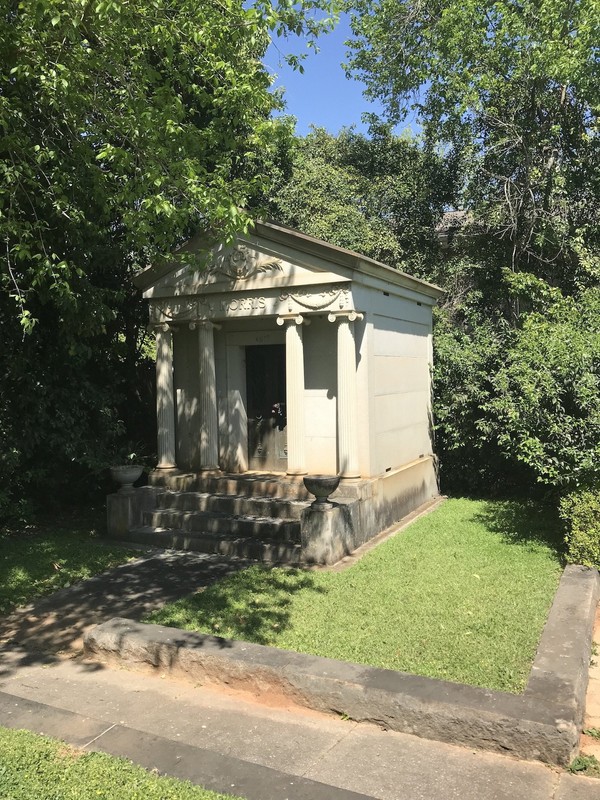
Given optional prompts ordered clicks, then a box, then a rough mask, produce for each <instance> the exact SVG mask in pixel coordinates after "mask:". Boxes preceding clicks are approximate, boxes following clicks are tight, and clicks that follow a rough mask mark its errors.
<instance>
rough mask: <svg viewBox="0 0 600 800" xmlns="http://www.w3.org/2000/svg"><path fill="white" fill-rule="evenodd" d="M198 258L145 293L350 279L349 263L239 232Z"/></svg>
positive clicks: (201, 291)
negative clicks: (228, 242) (343, 264)
mask: <svg viewBox="0 0 600 800" xmlns="http://www.w3.org/2000/svg"><path fill="white" fill-rule="evenodd" d="M198 262H199V263H198V264H195V263H193V259H192V260H191V261H190V263H183V264H179V265H177V266H174V267H172V268H171V269H170V270H169V271H168V272H167V273H166V274H163V275H162V276H161V277H158V278H157V279H156V280H155V281H154V282H153V283H152V284H151V285H150V286H148V287H147V289H146V291H145V292H144V294H145V296H146V297H156V296H166V295H169V296H181V295H197V294H212V293H215V292H238V291H249V290H258V289H261V290H264V289H271V288H277V289H284V288H286V287H293V286H316V285H319V284H323V283H325V284H329V283H332V282H336V283H338V282H345V281H351V280H352V271H351V270H349V269H348V268H345V267H339V266H337V265H334V264H330V263H327V262H326V261H324V260H323V259H321V258H319V257H316V256H314V255H310V254H303V253H299V252H294V251H293V249H289V248H287V249H286V248H285V247H281V246H279V247H277V246H273V244H272V243H269V242H267V241H263V240H262V239H261V237H259V236H249V237H242V236H239V237H238V238H237V239H236V241H235V242H234V243H233V244H232V245H229V246H223V245H217V246H216V247H214V248H213V249H212V250H211V251H209V253H208V254H206V253H204V254H203V255H202V256H201V258H199V259H198ZM336 267H337V268H336Z"/></svg>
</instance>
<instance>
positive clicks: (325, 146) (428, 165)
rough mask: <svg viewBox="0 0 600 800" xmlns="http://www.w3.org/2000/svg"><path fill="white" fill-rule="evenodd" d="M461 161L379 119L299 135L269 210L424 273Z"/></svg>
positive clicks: (323, 236) (330, 239)
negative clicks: (363, 126) (356, 127)
mask: <svg viewBox="0 0 600 800" xmlns="http://www.w3.org/2000/svg"><path fill="white" fill-rule="evenodd" d="M457 171H458V163H457V158H456V156H455V154H454V153H452V152H450V153H447V154H446V155H444V156H443V155H442V154H440V153H438V152H436V151H435V150H433V149H432V148H427V147H424V146H422V145H421V144H419V142H418V141H417V140H415V139H412V138H410V137H408V136H395V135H393V134H392V133H391V132H390V129H389V128H388V127H387V126H384V125H377V124H374V125H373V127H372V129H371V133H370V136H369V137H366V136H364V135H362V134H358V133H356V132H355V131H353V130H352V129H349V130H344V131H342V132H341V133H340V134H339V136H333V135H331V134H329V133H327V132H326V131H325V130H323V129H322V128H315V129H313V131H312V132H311V133H310V134H308V135H307V136H306V137H304V138H303V139H298V140H296V143H295V146H294V147H293V149H292V152H291V173H290V175H289V177H288V178H287V180H285V181H282V184H281V186H280V187H279V190H278V191H277V192H276V194H275V196H274V198H273V201H272V204H271V209H270V213H271V214H272V216H273V217H274V218H275V219H277V220H278V221H280V222H284V223H287V224H288V225H291V226H292V227H295V228H298V229H299V230H301V231H303V232H304V233H308V234H310V235H312V236H316V237H318V238H321V239H325V240H326V241H328V242H331V243H332V244H336V245H338V246H340V247H346V248H348V249H350V250H356V251H357V252H360V253H364V254H365V255H367V256H370V257H371V258H375V259H377V260H378V261H382V262H383V263H385V264H389V265H390V266H396V267H399V268H402V269H405V270H406V269H409V270H411V271H413V272H416V273H419V274H420V273H423V272H424V271H426V270H428V269H430V265H429V264H428V261H430V260H431V259H432V258H433V257H434V254H435V253H436V251H437V247H438V245H437V239H436V237H435V233H434V228H435V223H436V222H437V220H438V219H439V218H440V216H441V214H442V210H443V208H444V205H445V204H446V203H447V202H449V200H450V198H451V197H452V196H453V192H454V185H455V181H456V175H457Z"/></svg>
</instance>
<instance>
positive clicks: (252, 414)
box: [246, 344, 287, 472]
mask: <svg viewBox="0 0 600 800" xmlns="http://www.w3.org/2000/svg"><path fill="white" fill-rule="evenodd" d="M246 398H247V405H248V407H247V413H248V468H249V469H252V470H265V471H271V470H272V471H276V472H285V470H286V468H287V428H286V415H285V345H283V344H265V345H251V346H248V347H246Z"/></svg>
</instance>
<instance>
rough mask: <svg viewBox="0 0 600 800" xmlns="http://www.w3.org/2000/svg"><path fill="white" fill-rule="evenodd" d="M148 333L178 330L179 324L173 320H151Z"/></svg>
mask: <svg viewBox="0 0 600 800" xmlns="http://www.w3.org/2000/svg"><path fill="white" fill-rule="evenodd" d="M147 330H148V333H154V334H156V333H173V332H174V331H176V330H177V326H176V325H174V324H173V323H172V322H151V323H150V325H148V328H147Z"/></svg>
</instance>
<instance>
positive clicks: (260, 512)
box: [158, 491, 308, 520]
mask: <svg viewBox="0 0 600 800" xmlns="http://www.w3.org/2000/svg"><path fill="white" fill-rule="evenodd" d="M307 505H308V502H307V501H304V500H288V499H286V498H279V497H254V496H250V497H247V496H246V495H243V494H239V495H230V494H211V493H209V492H173V491H166V492H162V493H161V494H159V496H158V509H172V510H175V511H203V512H210V513H217V514H228V515H230V516H242V517H244V516H251V517H274V518H277V519H287V520H299V519H300V517H301V515H302V511H303V509H305V508H306V507H307Z"/></svg>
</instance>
